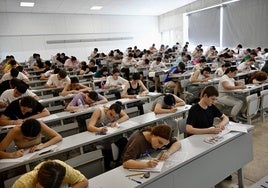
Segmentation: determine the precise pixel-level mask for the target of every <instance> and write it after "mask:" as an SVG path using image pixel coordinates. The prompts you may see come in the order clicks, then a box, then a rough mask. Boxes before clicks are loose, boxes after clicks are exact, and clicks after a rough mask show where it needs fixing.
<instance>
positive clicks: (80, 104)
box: [77, 99, 84, 110]
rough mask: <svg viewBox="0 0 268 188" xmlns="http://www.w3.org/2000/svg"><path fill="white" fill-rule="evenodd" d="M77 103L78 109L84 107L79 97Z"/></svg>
mask: <svg viewBox="0 0 268 188" xmlns="http://www.w3.org/2000/svg"><path fill="white" fill-rule="evenodd" d="M77 104H78V107H79V110H83V108H84V107H83V103H82V101H81V99H78V101H77Z"/></svg>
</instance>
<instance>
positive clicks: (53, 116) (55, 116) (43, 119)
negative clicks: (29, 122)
mask: <svg viewBox="0 0 268 188" xmlns="http://www.w3.org/2000/svg"><path fill="white" fill-rule="evenodd" d="M57 117H58V116H57V115H56V114H52V115H49V116H46V117H42V118H38V120H39V121H48V120H52V119H55V118H57Z"/></svg>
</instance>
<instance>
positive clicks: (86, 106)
mask: <svg viewBox="0 0 268 188" xmlns="http://www.w3.org/2000/svg"><path fill="white" fill-rule="evenodd" d="M93 104H94V103H93ZM92 106H93V105H92ZM83 107H84V108H88V107H89V105H88V104H84V105H83Z"/></svg>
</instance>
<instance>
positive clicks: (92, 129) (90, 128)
mask: <svg viewBox="0 0 268 188" xmlns="http://www.w3.org/2000/svg"><path fill="white" fill-rule="evenodd" d="M100 117H101V110H100V109H99V108H97V109H95V110H94V112H93V114H92V115H91V117H90V119H89V122H88V125H87V130H88V131H89V132H103V131H102V127H96V124H97V121H98V119H99V118H100ZM104 132H105V131H104Z"/></svg>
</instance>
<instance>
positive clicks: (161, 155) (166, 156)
mask: <svg viewBox="0 0 268 188" xmlns="http://www.w3.org/2000/svg"><path fill="white" fill-rule="evenodd" d="M169 156H170V153H169V152H168V151H163V152H161V154H160V156H159V158H158V160H160V161H164V160H166V159H167V158H168V157H169Z"/></svg>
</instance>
